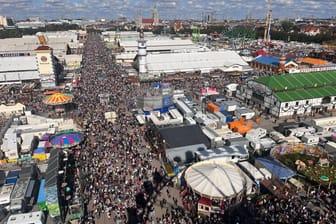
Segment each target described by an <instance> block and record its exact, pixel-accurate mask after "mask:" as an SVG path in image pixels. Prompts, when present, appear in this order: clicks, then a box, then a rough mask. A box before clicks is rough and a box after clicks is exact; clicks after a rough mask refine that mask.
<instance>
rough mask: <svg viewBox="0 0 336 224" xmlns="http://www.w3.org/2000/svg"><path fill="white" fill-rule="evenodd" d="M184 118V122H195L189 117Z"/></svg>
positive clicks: (192, 123)
mask: <svg viewBox="0 0 336 224" xmlns="http://www.w3.org/2000/svg"><path fill="white" fill-rule="evenodd" d="M184 120H185V123H186V124H191V125H194V124H196V121H195V120H194V119H192V118H191V117H185V118H184Z"/></svg>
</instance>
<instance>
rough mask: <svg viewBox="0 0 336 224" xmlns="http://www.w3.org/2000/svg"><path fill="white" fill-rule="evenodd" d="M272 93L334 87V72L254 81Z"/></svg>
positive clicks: (297, 74) (335, 81) (270, 77)
mask: <svg viewBox="0 0 336 224" xmlns="http://www.w3.org/2000/svg"><path fill="white" fill-rule="evenodd" d="M254 81H256V82H258V83H260V84H263V85H265V86H267V87H268V88H270V89H271V90H273V91H282V90H294V89H299V88H317V87H324V86H326V85H328V86H336V71H325V72H310V73H296V74H286V75H275V76H267V77H261V78H258V79H255V80H254Z"/></svg>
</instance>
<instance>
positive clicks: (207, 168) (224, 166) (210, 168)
mask: <svg viewBox="0 0 336 224" xmlns="http://www.w3.org/2000/svg"><path fill="white" fill-rule="evenodd" d="M185 180H186V182H187V184H188V185H189V186H190V187H191V188H192V190H193V191H195V192H196V193H198V194H200V195H201V196H203V197H207V198H210V199H219V200H225V199H228V198H233V197H235V196H237V195H238V194H240V193H241V192H242V191H243V190H244V189H246V184H247V181H246V179H245V176H244V175H243V174H242V173H241V171H240V169H239V168H238V167H237V166H235V165H234V164H233V163H227V162H220V161H203V162H199V163H196V164H194V165H192V166H191V167H189V168H188V169H187V171H186V173H185Z"/></svg>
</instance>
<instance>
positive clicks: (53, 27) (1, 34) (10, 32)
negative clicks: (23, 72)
mask: <svg viewBox="0 0 336 224" xmlns="http://www.w3.org/2000/svg"><path fill="white" fill-rule="evenodd" d="M77 29H80V27H79V26H78V25H76V24H67V23H63V24H48V25H46V26H45V27H40V28H37V29H33V28H28V29H19V28H15V29H6V30H0V39H4V38H14V37H22V36H23V35H34V34H36V33H37V32H46V31H65V30H77Z"/></svg>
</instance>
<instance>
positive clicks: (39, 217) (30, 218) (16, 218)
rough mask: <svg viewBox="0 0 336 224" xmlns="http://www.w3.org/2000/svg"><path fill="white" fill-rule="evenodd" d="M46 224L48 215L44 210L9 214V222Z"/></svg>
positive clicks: (14, 223)
mask: <svg viewBox="0 0 336 224" xmlns="http://www.w3.org/2000/svg"><path fill="white" fill-rule="evenodd" d="M28 223H33V224H45V223H46V217H45V215H44V213H43V212H29V213H22V214H15V215H11V216H9V218H8V220H7V224H28Z"/></svg>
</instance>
